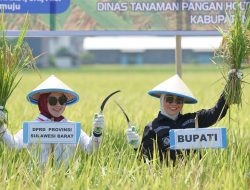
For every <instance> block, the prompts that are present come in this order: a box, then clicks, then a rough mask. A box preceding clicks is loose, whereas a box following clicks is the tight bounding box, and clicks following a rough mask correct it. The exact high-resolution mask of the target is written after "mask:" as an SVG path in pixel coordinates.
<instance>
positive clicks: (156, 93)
mask: <svg viewBox="0 0 250 190" xmlns="http://www.w3.org/2000/svg"><path fill="white" fill-rule="evenodd" d="M148 94H149V95H151V96H153V97H156V98H160V97H161V95H162V94H169V95H174V96H178V97H182V98H184V103H185V104H196V103H197V102H198V101H197V100H196V99H195V98H193V97H190V96H185V95H183V94H178V93H173V92H167V91H155V90H150V91H149V92H148Z"/></svg>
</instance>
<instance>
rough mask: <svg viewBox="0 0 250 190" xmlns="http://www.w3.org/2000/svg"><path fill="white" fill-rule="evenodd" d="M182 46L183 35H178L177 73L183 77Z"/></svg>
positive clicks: (176, 46)
mask: <svg viewBox="0 0 250 190" xmlns="http://www.w3.org/2000/svg"><path fill="white" fill-rule="evenodd" d="M181 64H182V48H181V36H180V35H177V36H175V69H176V74H178V75H179V77H181V75H182V68H181Z"/></svg>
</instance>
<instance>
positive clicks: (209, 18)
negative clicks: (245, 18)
mask: <svg viewBox="0 0 250 190" xmlns="http://www.w3.org/2000/svg"><path fill="white" fill-rule="evenodd" d="M231 18H233V15H232V16H231ZM226 20H227V17H226V15H191V16H190V23H191V24H224V23H225V22H226Z"/></svg>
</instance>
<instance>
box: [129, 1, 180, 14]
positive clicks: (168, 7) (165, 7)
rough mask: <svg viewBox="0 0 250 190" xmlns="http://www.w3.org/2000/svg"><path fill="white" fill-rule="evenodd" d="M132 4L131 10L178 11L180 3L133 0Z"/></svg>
mask: <svg viewBox="0 0 250 190" xmlns="http://www.w3.org/2000/svg"><path fill="white" fill-rule="evenodd" d="M129 4H130V6H131V11H158V12H160V11H178V10H179V3H164V2H159V3H152V2H151V3H145V2H143V3H139V2H131V3H129Z"/></svg>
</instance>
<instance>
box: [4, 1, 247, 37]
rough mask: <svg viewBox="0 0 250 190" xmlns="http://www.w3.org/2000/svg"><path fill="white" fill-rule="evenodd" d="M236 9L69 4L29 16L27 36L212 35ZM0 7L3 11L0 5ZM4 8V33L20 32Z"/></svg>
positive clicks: (230, 5)
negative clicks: (60, 9)
mask: <svg viewBox="0 0 250 190" xmlns="http://www.w3.org/2000/svg"><path fill="white" fill-rule="evenodd" d="M14 1H15V0H12V1H11V2H12V3H13V2H14ZM19 1H21V0H16V3H17V2H19ZM23 1H26V2H27V3H26V4H24V5H27V6H28V3H29V0H23ZM54 1H55V0H54ZM57 1H59V2H60V0H57ZM0 2H1V0H0ZM30 2H34V0H33V1H30ZM37 2H40V3H41V5H43V4H42V3H45V2H47V1H45V0H40V1H38V0H37ZM51 2H53V1H51ZM248 4H249V2H247V1H241V2H240V9H241V10H242V11H244V10H246V7H247V6H248ZM236 5H237V3H236V1H229V0H223V1H209V0H207V1H206V0H196V1H194V0H127V1H124V0H122V1H121V0H71V1H70V4H69V5H67V8H66V5H63V6H64V7H63V8H62V10H63V12H62V11H61V12H58V13H56V12H55V13H53V14H50V13H51V11H49V10H48V11H47V13H46V11H44V10H43V11H44V12H42V13H30V27H29V33H30V34H31V35H33V34H34V35H35V34H37V33H39V34H40V35H42V34H47V35H49V34H51V33H53V32H54V33H55V34H67V35H84V34H86V33H87V34H91V33H93V34H100V35H105V34H116V35H119V34H126V33H127V34H136V33H138V32H139V33H140V32H141V33H145V34H146V33H153V34H154V33H156V34H157V32H159V33H162V34H167V33H171V34H178V32H179V33H185V32H189V33H190V34H192V33H195V32H196V33H197V32H198V33H200V34H202V32H204V33H207V32H212V33H213V32H216V27H217V26H220V27H222V28H223V27H224V25H225V22H226V21H227V16H226V15H228V16H229V17H233V11H234V10H235V7H236ZM0 6H1V7H2V9H3V8H4V7H3V4H0ZM56 6H57V7H56ZM58 6H61V5H60V4H55V3H54V4H51V7H50V9H52V10H57V9H58V10H59V8H58ZM20 7H21V6H19V8H20ZM5 8H6V10H5V12H6V14H5V26H6V29H7V30H8V31H15V30H18V29H20V28H21V25H22V23H23V13H22V14H20V13H19V12H20V11H19V12H18V11H17V10H16V11H13V12H12V13H11V14H9V13H8V12H7V6H5ZM21 8H22V7H21ZM15 9H17V8H15ZM23 9H24V7H23ZM64 9H65V10H64ZM9 12H10V11H9ZM23 12H24V11H23ZM29 12H32V11H29ZM33 12H34V11H33ZM243 19H244V18H243Z"/></svg>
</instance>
